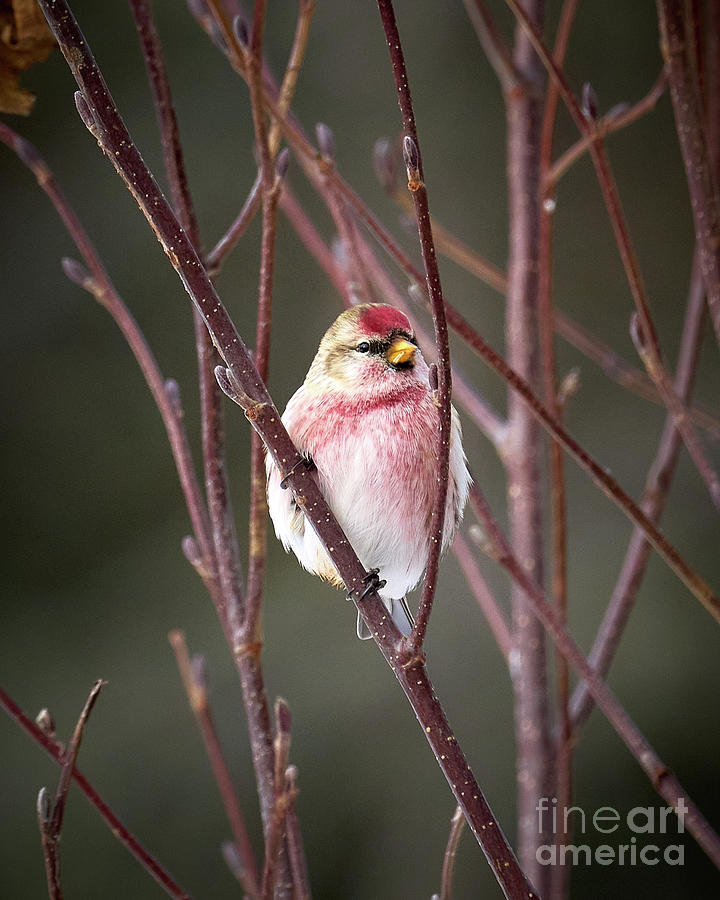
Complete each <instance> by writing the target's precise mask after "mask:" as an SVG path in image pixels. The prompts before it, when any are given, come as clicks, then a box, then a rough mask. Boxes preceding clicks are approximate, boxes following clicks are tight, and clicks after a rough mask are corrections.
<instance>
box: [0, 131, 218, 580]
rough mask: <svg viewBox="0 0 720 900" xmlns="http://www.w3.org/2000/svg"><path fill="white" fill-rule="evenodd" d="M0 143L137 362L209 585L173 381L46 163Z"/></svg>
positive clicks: (202, 513)
mask: <svg viewBox="0 0 720 900" xmlns="http://www.w3.org/2000/svg"><path fill="white" fill-rule="evenodd" d="M0 141H2V142H3V143H5V144H7V146H8V147H10V148H11V149H12V150H14V151H15V153H16V154H17V155H18V157H19V159H20V160H21V161H22V162H23V163H24V164H25V165H26V166H27V167H28V168H29V169H30V170H31V171H32V172H33V174H34V175H35V177H36V179H37V182H38V184H39V185H40V187H41V188H42V189H43V191H44V192H45V193H46V194H47V196H48V197H49V199H50V201H51V202H52V204H53V206H54V207H55V209H56V211H57V213H58V215H59V216H60V218H61V219H62V221H63V224H64V225H65V228H66V229H67V231H68V233H69V235H70V237H71V238H72V239H73V241H74V242H75V245H76V247H77V248H78V251H79V252H80V255H81V256H82V258H83V260H84V261H85V264H86V265H87V267H88V269H89V270H90V271H89V272H88V271H87V270H86V269H84V267H83V266H81V265H79V264H78V263H76V262H75V261H74V260H64V261H63V268H64V270H65V274H66V275H67V276H68V277H69V278H71V280H72V281H74V282H75V283H76V284H79V285H80V286H81V287H83V288H85V290H87V291H89V292H90V293H91V294H92V295H93V296H94V297H95V299H96V300H97V301H98V303H100V305H101V306H103V307H104V308H105V309H106V310H107V311H108V312H109V313H110V315H111V316H112V318H113V319H114V321H115V323H116V324H117V326H118V327H119V328H120V330H121V332H122V334H123V336H124V337H125V340H126V341H127V343H128V345H129V347H130V349H131V351H132V353H133V355H134V356H135V359H136V360H137V362H138V365H139V366H140V370H141V372H142V374H143V376H144V377H145V381H146V382H147V385H148V387H149V388H150V392H151V393H152V396H153V400H154V401H155V403H156V405H157V407H158V410H159V411H160V415H161V417H162V420H163V424H164V426H165V430H166V432H167V435H168V440H169V442H170V448H171V451H172V454H173V459H174V461H175V466H176V468H177V472H178V477H179V479H180V485H181V487H182V491H183V496H184V498H185V503H186V505H187V508H188V513H189V515H190V521H191V523H192V527H193V532H194V534H195V536H196V539H197V541H198V544H199V547H200V551H201V558H200V561H199V562H200V565H199V567H198V571H199V572H200V574H201V575H202V577H203V579H204V580H205V582H206V584H208V583H212V581H213V580H214V578H215V575H214V571H213V556H214V554H213V549H212V547H213V545H212V537H211V535H210V525H209V522H208V518H207V511H206V510H205V506H204V503H203V500H202V494H201V492H200V487H199V485H198V482H197V478H196V475H195V470H194V467H193V463H192V456H191V453H190V445H189V442H188V438H187V433H186V431H185V425H184V422H183V412H182V406H181V403H180V394H179V388H178V386H177V383H176V382H175V381H166V380H165V378H164V376H163V374H162V372H161V371H160V367H159V366H158V363H157V361H156V359H155V357H154V356H153V353H152V350H151V349H150V347H149V346H148V344H147V342H146V340H145V338H144V336H143V334H142V331H141V330H140V328H139V326H138V324H137V322H136V321H135V319H134V318H133V316H132V314H131V313H130V311H129V310H128V308H127V306H126V305H125V303H124V302H123V300H122V298H121V297H120V295H119V294H118V293H117V291H116V289H115V287H114V285H113V284H112V282H111V281H110V278H109V276H108V274H107V272H106V271H105V268H104V266H103V264H102V262H101V260H100V257H99V256H98V253H97V250H96V249H95V247H94V245H93V243H92V241H91V240H90V238H89V236H88V234H87V232H86V231H85V229H84V228H83V226H82V224H81V223H80V220H79V219H78V217H77V215H76V214H75V211H74V209H73V208H72V206H71V205H70V203H69V202H68V200H67V198H66V197H65V196H64V194H63V193H62V191H61V190H60V188H59V187H58V185H57V183H56V182H55V179H54V177H53V175H52V172H51V171H50V169H49V168H48V166H47V163H46V162H45V161H44V160H43V159H42V157H41V156H40V154H39V153H38V151H37V150H36V148H35V147H34V146H33V145H32V144H31V143H30V142H29V141H27V140H25V138H22V137H20V136H19V135H18V134H16V133H15V132H14V131H12V129H11V128H9V127H8V126H7V125H6V124H5V123H4V122H0Z"/></svg>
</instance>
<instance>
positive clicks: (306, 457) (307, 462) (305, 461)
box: [280, 453, 315, 491]
mask: <svg viewBox="0 0 720 900" xmlns="http://www.w3.org/2000/svg"><path fill="white" fill-rule="evenodd" d="M299 466H305V468H306V469H307V470H308V471H310V470H311V469H313V468H314V467H315V463H314V462H313V458H312V456H310V454H309V453H308V454H305V453H304V454H303V455H302V456H301V457H300V459H299V460H298V461H297V462H296V463H295V465H294V466H293V467H292V469H290V471H289V472H288V473H287V475H285V477H284V478H282V479H281V481H280V487H281V488H282V489H283V490H284V491H286V490H287V489H288V479H289V478H290V476H291V475H294V474H295V470H296V469H297V468H298V467H299Z"/></svg>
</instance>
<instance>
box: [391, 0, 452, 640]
mask: <svg viewBox="0 0 720 900" xmlns="http://www.w3.org/2000/svg"><path fill="white" fill-rule="evenodd" d="M378 9H379V10H380V17H381V19H382V23H383V28H384V29H385V38H386V40H387V46H388V51H389V53H390V61H391V62H392V69H393V76H394V78H395V87H396V89H397V96H398V105H399V106H400V114H401V116H402V121H403V131H404V135H405V137H404V139H403V157H404V160H405V167H406V169H407V176H408V190H409V191H410V192H411V194H412V198H413V203H414V206H415V218H416V220H417V226H418V237H419V240H420V251H421V253H422V259H423V265H424V267H425V283H426V285H427V291H428V296H429V298H430V310H431V312H432V317H433V325H434V327H435V349H436V351H437V377H438V385H437V404H438V443H437V470H436V471H437V495H436V498H435V503H434V506H433V513H432V521H431V523H430V555H429V557H428V562H427V567H426V569H425V581H424V583H423V589H422V596H421V598H420V607H419V609H418V615H417V621H416V623H415V625H414V627H413V630H412V635H411V636H410V644H411V646H412V649H413V651H414V652H415V653H420V652H421V650H422V645H423V641H424V639H425V632H426V631H427V626H428V621H429V619H430V613H431V612H432V605H433V599H434V597H435V587H436V585H437V575H438V564H439V562H440V552H441V550H442V541H443V527H444V524H445V501H446V497H447V489H448V482H449V480H450V478H449V474H450V431H451V427H452V420H451V406H450V397H451V394H452V374H451V371H450V341H449V337H448V329H447V322H446V319H445V301H444V300H443V293H442V285H441V284H440V270H439V269H438V262H437V254H436V253H435V242H434V240H433V235H432V227H431V225H430V210H429V207H428V198H427V190H426V188H425V182H424V174H423V165H422V155H421V153H420V145H419V142H418V136H417V128H416V125H415V114H414V112H413V105H412V96H411V95H410V85H409V83H408V78H407V70H406V68H405V57H404V55H403V51H402V45H401V43H400V35H399V33H398V29H397V23H396V21H395V11H394V9H393V5H392V0H378Z"/></svg>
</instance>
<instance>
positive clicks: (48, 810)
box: [37, 680, 105, 900]
mask: <svg viewBox="0 0 720 900" xmlns="http://www.w3.org/2000/svg"><path fill="white" fill-rule="evenodd" d="M104 684H105V682H104V681H102V680H101V681H96V682H95V684H94V685H93V687H92V689H91V691H90V693H89V695H88V698H87V700H86V701H85V706H84V707H83V709H82V712H81V713H80V717H79V719H78V720H77V724H76V725H75V728H74V730H73V733H72V737H71V738H70V743H69V744H68V746H67V749H66V750H65V751H63V753H62V754H61V758H60V760H59V761H60V763H61V765H62V767H61V769H60V779H59V781H58V786H57V791H56V792H55V802H54V803H53V804H52V805H51V804H50V799H49V797H48V792H47V788H41V790H40V793H39V794H38V799H37V818H38V825H39V827H40V836H41V839H42V848H43V857H44V859H45V875H46V878H47V885H48V894H49V895H50V900H62V896H63V894H62V889H61V887H60V855H59V854H60V832H61V831H62V826H63V819H64V816H65V803H66V802H67V796H68V791H69V790H70V783H71V782H72V778H73V772H74V771H75V763H76V761H77V755H78V752H79V751H80V742H81V741H82V737H83V733H84V731H85V725H86V724H87V720H88V718H89V716H90V713H91V712H92V708H93V706H94V705H95V701H96V700H97V698H98V696H99V694H100V691H101V690H102V687H103V685H104Z"/></svg>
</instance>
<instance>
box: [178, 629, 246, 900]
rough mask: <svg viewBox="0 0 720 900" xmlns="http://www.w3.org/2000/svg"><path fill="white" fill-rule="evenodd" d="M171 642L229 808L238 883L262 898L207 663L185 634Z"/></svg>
mask: <svg viewBox="0 0 720 900" xmlns="http://www.w3.org/2000/svg"><path fill="white" fill-rule="evenodd" d="M168 640H169V641H170V645H171V646H172V649H173V653H174V654H175V661H176V662H177V667H178V671H179V672H180V677H181V679H182V683H183V687H184V688H185V693H186V694H187V698H188V702H189V704H190V709H191V710H192V712H193V715H194V716H195V721H196V722H197V725H198V729H199V731H200V734H201V736H202V739H203V743H204V744H205V752H206V753H207V756H208V760H209V761H210V766H211V768H212V770H213V775H214V776H215V781H216V782H217V786H218V790H219V791H220V799H221V800H222V804H223V807H224V808H225V815H226V816H227V819H228V822H229V823H230V828H231V829H232V833H233V840H234V843H233V846H234V847H235V849H236V852H237V855H238V859H239V862H240V867H239V871H238V873H237V877H238V880H239V881H240V882H241V884H242V886H243V889H244V890H245V892H246V893H247V894H248V895H249V896H250V897H251V898H253V900H256V898H258V897H259V896H260V888H259V886H258V881H259V880H258V871H257V866H256V865H255V856H254V854H253V850H252V845H251V844H250V838H249V837H248V833H247V828H246V826H245V819H244V818H243V814H242V812H241V811H240V804H239V803H238V797H237V794H236V792H235V788H234V787H233V783H232V778H231V777H230V771H229V770H228V767H227V763H226V762H225V757H224V755H223V752H222V747H221V745H220V739H219V738H218V734H217V730H216V728H215V722H214V720H213V715H212V710H211V709H210V704H209V702H208V693H207V682H206V679H205V676H204V666H203V665H202V663H203V662H204V660H203V659H202V657H195V658H194V659H193V660H192V661H191V660H190V656H189V654H188V649H187V644H186V643H185V635H184V634H183V632H182V631H171V632H170V634H169V635H168Z"/></svg>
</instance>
